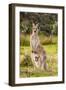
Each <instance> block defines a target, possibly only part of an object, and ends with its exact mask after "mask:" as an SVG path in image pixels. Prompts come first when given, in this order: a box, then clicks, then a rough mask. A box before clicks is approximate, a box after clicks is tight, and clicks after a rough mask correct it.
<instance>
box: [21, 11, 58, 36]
mask: <svg viewBox="0 0 66 90" xmlns="http://www.w3.org/2000/svg"><path fill="white" fill-rule="evenodd" d="M33 22H34V23H39V27H38V28H39V30H40V31H43V32H44V33H45V34H46V35H47V34H48V35H50V34H51V32H52V31H53V34H56V35H57V29H58V26H57V14H50V13H28V12H21V13H20V31H21V32H25V33H30V32H31V31H32V23H33ZM54 27H55V28H54Z"/></svg>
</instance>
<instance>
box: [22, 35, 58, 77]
mask: <svg viewBox="0 0 66 90" xmlns="http://www.w3.org/2000/svg"><path fill="white" fill-rule="evenodd" d="M39 38H40V41H41V44H42V46H43V48H44V49H45V51H46V55H47V59H46V63H47V67H48V71H45V70H44V71H41V70H39V69H35V70H34V67H33V65H32V64H31V65H27V64H28V63H30V62H31V59H30V58H27V60H28V62H26V61H25V56H26V54H27V55H28V56H29V57H30V54H31V48H30V35H26V36H24V35H21V37H20V77H21V78H22V77H46V76H56V75H58V63H57V36H53V38H52V43H51V40H50V38H49V37H47V36H44V35H43V34H42V35H39ZM24 61H25V63H24ZM26 63H27V64H26Z"/></svg>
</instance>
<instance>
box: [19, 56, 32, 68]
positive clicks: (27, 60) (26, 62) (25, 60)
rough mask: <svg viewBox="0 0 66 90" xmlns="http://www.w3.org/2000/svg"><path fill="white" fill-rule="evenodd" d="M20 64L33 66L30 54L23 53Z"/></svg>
mask: <svg viewBox="0 0 66 90" xmlns="http://www.w3.org/2000/svg"><path fill="white" fill-rule="evenodd" d="M20 65H21V66H23V67H25V66H26V67H28V66H33V64H32V61H31V58H30V56H29V55H24V58H23V60H22V62H21V64H20Z"/></svg>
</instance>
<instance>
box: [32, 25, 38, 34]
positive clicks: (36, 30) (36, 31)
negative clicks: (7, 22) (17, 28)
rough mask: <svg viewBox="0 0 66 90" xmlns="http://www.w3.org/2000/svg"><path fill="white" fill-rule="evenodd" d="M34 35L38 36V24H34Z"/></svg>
mask: <svg viewBox="0 0 66 90" xmlns="http://www.w3.org/2000/svg"><path fill="white" fill-rule="evenodd" d="M32 34H34V35H38V24H34V23H33V24H32Z"/></svg>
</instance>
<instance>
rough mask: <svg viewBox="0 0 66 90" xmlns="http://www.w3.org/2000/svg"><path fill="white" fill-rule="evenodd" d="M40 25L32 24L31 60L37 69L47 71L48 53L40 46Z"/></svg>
mask: <svg viewBox="0 0 66 90" xmlns="http://www.w3.org/2000/svg"><path fill="white" fill-rule="evenodd" d="M38 31H39V30H38V24H34V23H33V24H32V34H31V35H30V47H31V50H32V52H31V59H32V62H33V63H34V65H35V66H36V67H37V68H40V69H42V70H44V69H45V70H46V68H47V67H46V52H45V50H44V48H43V47H42V45H41V44H40V39H39V36H38Z"/></svg>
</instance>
